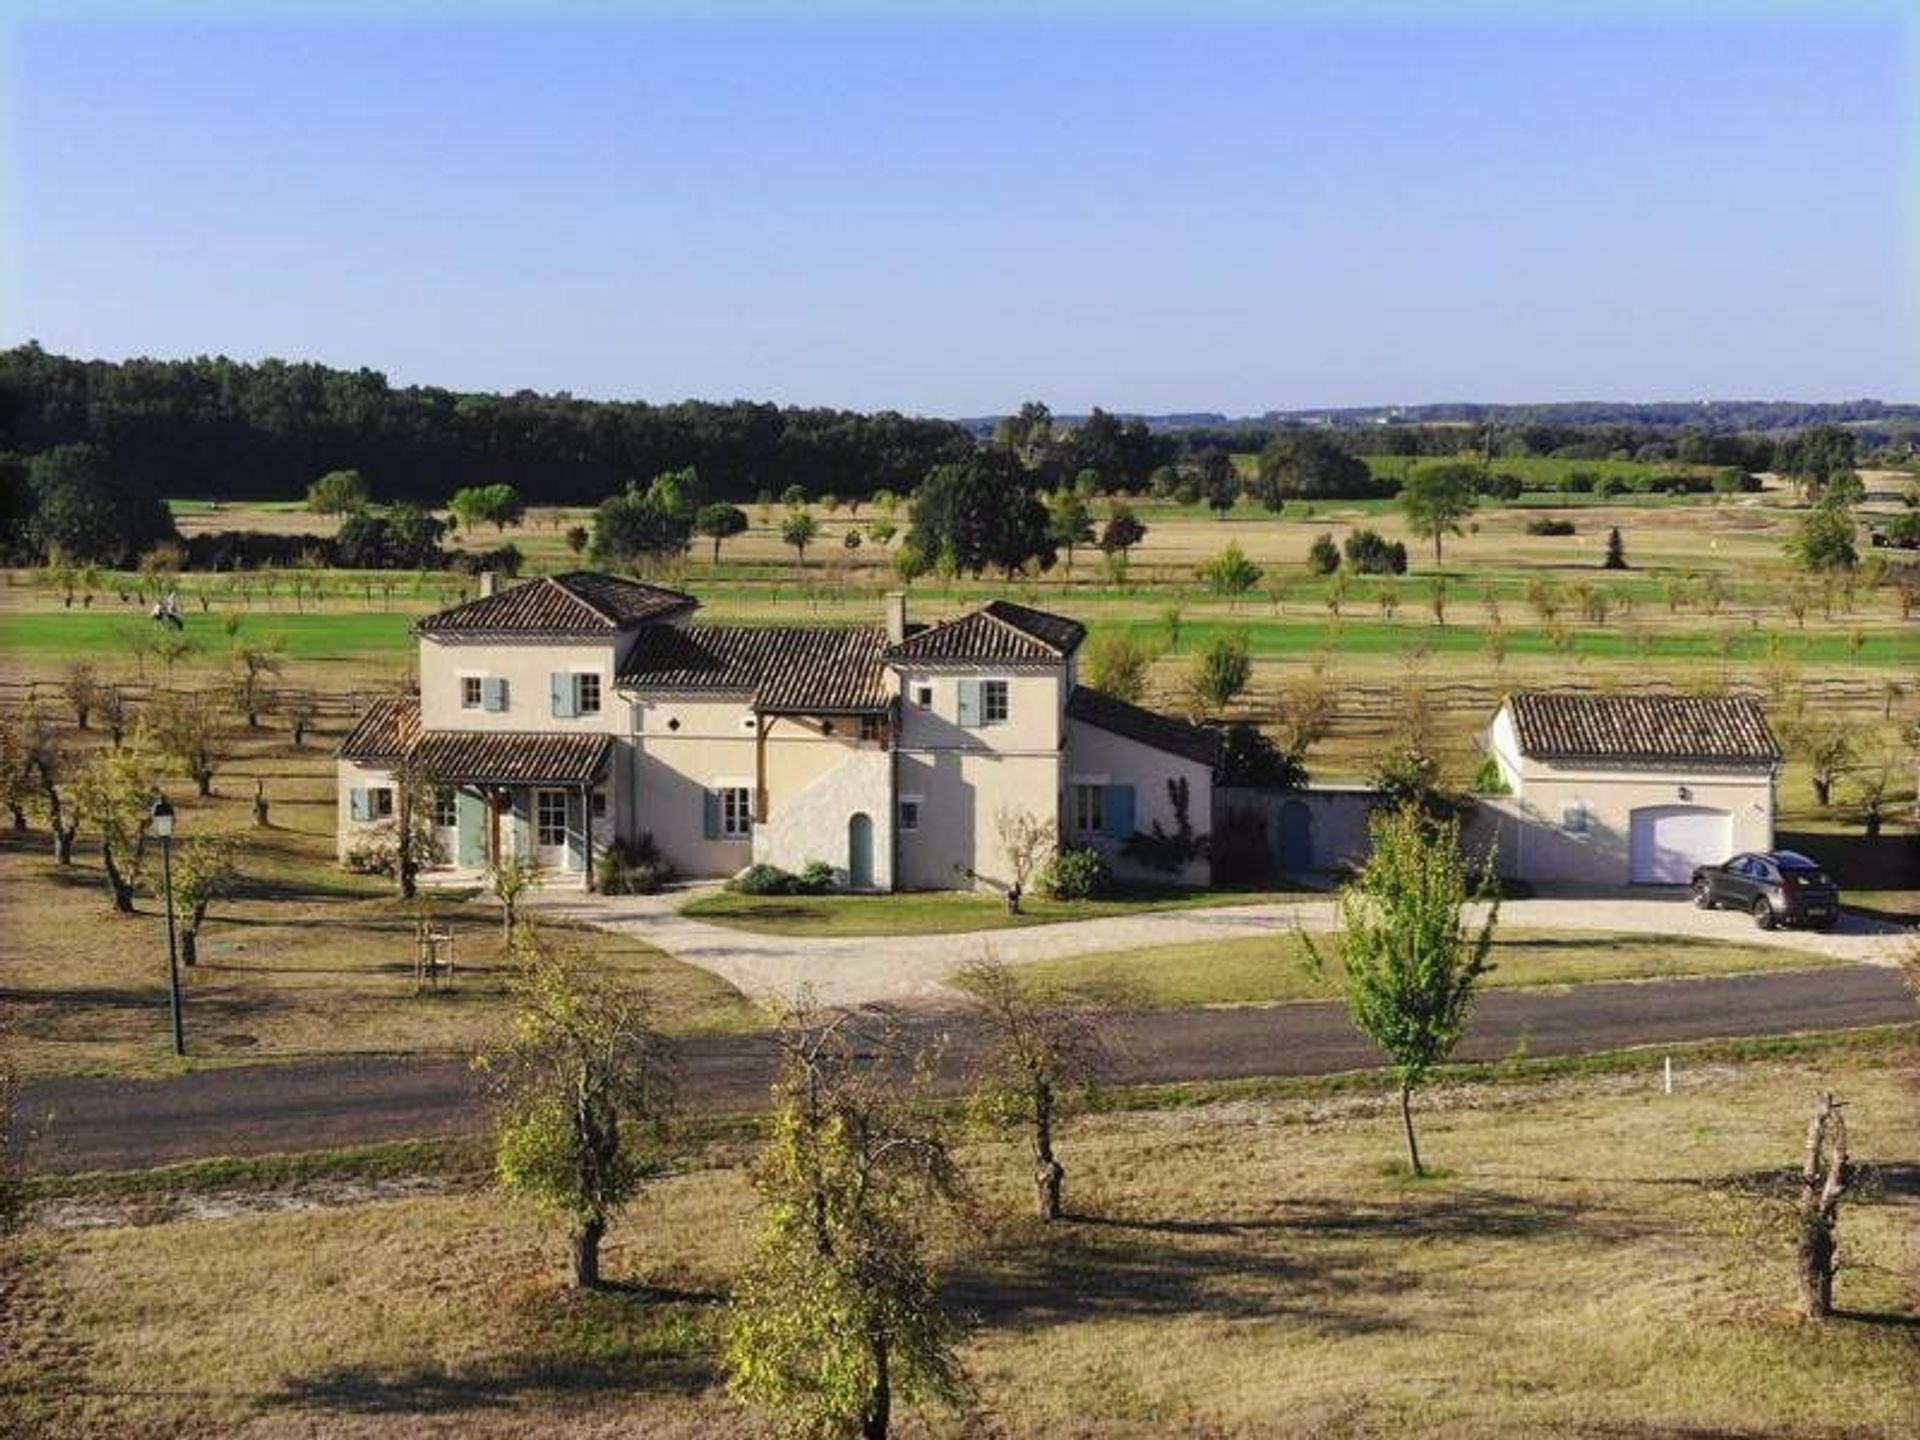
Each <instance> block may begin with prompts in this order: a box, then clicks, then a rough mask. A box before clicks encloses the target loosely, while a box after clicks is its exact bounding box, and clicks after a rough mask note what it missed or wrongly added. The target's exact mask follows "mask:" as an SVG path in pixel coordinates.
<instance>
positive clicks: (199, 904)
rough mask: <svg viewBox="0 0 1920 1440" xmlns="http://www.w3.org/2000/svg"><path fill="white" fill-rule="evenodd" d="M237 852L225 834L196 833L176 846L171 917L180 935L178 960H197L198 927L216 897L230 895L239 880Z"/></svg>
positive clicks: (198, 958) (197, 962)
mask: <svg viewBox="0 0 1920 1440" xmlns="http://www.w3.org/2000/svg"><path fill="white" fill-rule="evenodd" d="M237 853H238V851H237V846H236V845H235V844H234V842H233V840H232V839H230V838H229V837H227V836H225V835H198V836H195V837H194V838H193V839H192V840H189V841H188V842H187V843H186V844H185V845H182V846H181V847H180V853H179V854H178V855H176V856H175V857H174V861H173V920H174V925H175V927H176V928H177V930H178V932H179V936H180V963H181V964H183V965H197V964H199V963H200V928H201V926H203V925H205V924H206V923H207V911H208V910H209V909H210V908H212V906H213V902H214V901H216V900H224V899H226V898H227V896H229V895H231V894H232V893H233V891H234V887H235V886H236V885H237V884H239V882H240V870H239V867H238V865H237V864H236V863H235V858H234V857H235V855H236V854H237Z"/></svg>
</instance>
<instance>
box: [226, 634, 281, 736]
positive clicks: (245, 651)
mask: <svg viewBox="0 0 1920 1440" xmlns="http://www.w3.org/2000/svg"><path fill="white" fill-rule="evenodd" d="M286 668H287V663H286V657H285V656H284V655H283V654H282V653H281V651H280V648H279V647H278V646H277V645H236V646H235V647H234V649H233V707H234V709H236V710H238V711H239V712H240V713H241V714H242V715H244V716H246V717H247V728H248V729H249V730H258V729H259V728H260V716H261V713H262V712H263V711H265V710H266V708H267V706H268V705H269V704H270V703H271V702H272V699H273V690H272V682H273V681H275V680H278V679H279V678H280V677H281V676H282V675H283V674H285V673H286Z"/></svg>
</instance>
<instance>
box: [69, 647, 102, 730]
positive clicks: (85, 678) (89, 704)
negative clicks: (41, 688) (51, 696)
mask: <svg viewBox="0 0 1920 1440" xmlns="http://www.w3.org/2000/svg"><path fill="white" fill-rule="evenodd" d="M60 688H61V690H63V691H64V692H66V697H67V703H68V704H69V705H71V706H72V707H73V723H74V724H75V725H77V726H79V727H80V728H81V729H82V730H84V729H86V728H87V719H88V717H89V716H91V715H92V714H93V711H94V707H95V706H97V705H98V704H99V703H100V676H99V672H97V671H96V670H95V669H94V668H93V664H92V662H91V661H88V660H75V661H73V662H72V663H71V664H69V665H68V666H67V673H66V677H65V678H64V679H63V680H61V682H60Z"/></svg>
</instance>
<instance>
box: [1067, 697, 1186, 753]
mask: <svg viewBox="0 0 1920 1440" xmlns="http://www.w3.org/2000/svg"><path fill="white" fill-rule="evenodd" d="M1067 718H1068V719H1069V720H1078V721H1080V722H1081V723H1082V724H1084V725H1091V726H1093V727H1094V729H1096V730H1105V731H1106V732H1107V733H1108V734H1109V735H1118V736H1120V737H1121V738H1122V739H1124V740H1134V741H1138V742H1139V743H1140V744H1142V745H1148V746H1151V747H1152V748H1153V749H1155V750H1164V751H1166V752H1167V753H1168V754H1170V755H1179V756H1181V757H1183V758H1184V759H1187V760H1193V761H1197V762H1198V763H1200V764H1202V765H1209V766H1210V765H1216V764H1218V763H1219V761H1220V736H1219V733H1218V732H1217V731H1213V730H1209V729H1207V728H1206V727H1205V726H1204V725H1189V724H1188V723H1187V722H1186V721H1184V720H1176V719H1174V718H1173V717H1172V716H1171V715H1161V714H1159V713H1158V712H1156V711H1153V710H1143V709H1141V708H1140V707H1139V706H1138V705H1134V704H1130V703H1129V702H1127V701H1125V700H1122V699H1121V698H1120V697H1119V696H1117V695H1109V694H1107V692H1106V691H1104V690H1095V689H1092V688H1090V687H1089V686H1086V685H1076V686H1074V689H1073V694H1071V695H1069V696H1068V697H1067Z"/></svg>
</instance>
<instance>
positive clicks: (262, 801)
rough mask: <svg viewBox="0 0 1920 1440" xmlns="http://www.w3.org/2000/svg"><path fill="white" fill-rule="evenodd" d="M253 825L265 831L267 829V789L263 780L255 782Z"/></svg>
mask: <svg viewBox="0 0 1920 1440" xmlns="http://www.w3.org/2000/svg"><path fill="white" fill-rule="evenodd" d="M253 823H254V824H255V825H258V826H259V827H260V828H261V829H263V830H264V829H266V827H267V787H266V783H265V782H264V781H261V780H255V781H254V782H253Z"/></svg>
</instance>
